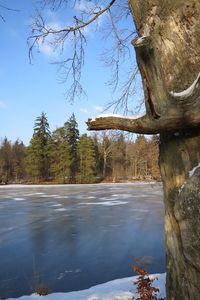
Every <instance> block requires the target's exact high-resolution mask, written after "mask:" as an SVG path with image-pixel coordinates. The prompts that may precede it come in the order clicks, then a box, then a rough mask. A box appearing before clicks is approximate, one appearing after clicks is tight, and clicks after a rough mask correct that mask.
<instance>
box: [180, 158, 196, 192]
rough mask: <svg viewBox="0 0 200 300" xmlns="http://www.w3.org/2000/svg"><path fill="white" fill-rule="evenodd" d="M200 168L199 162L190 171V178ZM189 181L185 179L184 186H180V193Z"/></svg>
mask: <svg viewBox="0 0 200 300" xmlns="http://www.w3.org/2000/svg"><path fill="white" fill-rule="evenodd" d="M198 168H200V163H198V165H196V166H195V167H194V168H193V169H192V170H190V171H189V178H191V177H192V176H193V175H194V172H195V171H196V170H197V169H198ZM186 183H187V181H184V183H183V184H182V186H181V187H180V189H179V190H178V193H179V194H180V193H181V192H182V190H183V188H184V186H185V185H186Z"/></svg>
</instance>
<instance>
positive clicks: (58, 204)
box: [52, 203, 62, 207]
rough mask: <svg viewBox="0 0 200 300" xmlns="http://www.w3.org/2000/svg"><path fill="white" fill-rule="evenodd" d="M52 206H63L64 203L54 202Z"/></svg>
mask: <svg viewBox="0 0 200 300" xmlns="http://www.w3.org/2000/svg"><path fill="white" fill-rule="evenodd" d="M52 206H53V207H58V206H62V204H60V203H57V204H53V205H52Z"/></svg>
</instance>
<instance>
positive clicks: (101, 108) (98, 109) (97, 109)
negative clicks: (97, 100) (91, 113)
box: [93, 105, 104, 112]
mask: <svg viewBox="0 0 200 300" xmlns="http://www.w3.org/2000/svg"><path fill="white" fill-rule="evenodd" d="M93 107H94V109H95V110H96V111H97V112H103V111H104V108H103V106H98V105H95V106H93Z"/></svg>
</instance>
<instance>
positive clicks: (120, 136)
mask: <svg viewBox="0 0 200 300" xmlns="http://www.w3.org/2000/svg"><path fill="white" fill-rule="evenodd" d="M158 143H159V140H158V137H157V136H153V137H151V138H149V137H148V138H146V137H145V136H144V135H141V134H140V135H137V136H136V137H135V136H134V137H133V136H131V135H130V134H129V135H127V134H125V133H123V132H122V131H111V132H106V131H104V132H98V133H94V134H92V135H91V136H88V135H87V134H83V135H80V134H79V129H78V123H77V121H76V118H75V115H74V114H72V116H71V117H70V118H69V120H67V121H66V122H65V123H64V125H63V126H62V127H59V128H56V129H55V130H54V131H52V132H50V129H49V123H48V119H47V116H46V114H45V113H42V114H41V115H40V116H38V117H37V118H36V120H35V123H34V128H33V135H32V138H31V141H30V143H29V145H28V147H26V146H25V145H24V143H23V142H22V141H20V140H17V141H15V142H14V143H12V142H11V141H9V139H8V138H7V137H5V138H4V139H2V140H1V145H0V183H2V184H7V183H34V184H35V183H61V184H64V183H96V182H132V181H135V180H145V181H150V180H159V179H160V172H159V167H158Z"/></svg>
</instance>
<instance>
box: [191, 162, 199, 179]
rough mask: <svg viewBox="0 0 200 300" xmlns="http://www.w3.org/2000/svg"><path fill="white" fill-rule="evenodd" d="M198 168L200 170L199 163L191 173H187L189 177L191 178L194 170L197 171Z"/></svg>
mask: <svg viewBox="0 0 200 300" xmlns="http://www.w3.org/2000/svg"><path fill="white" fill-rule="evenodd" d="M198 168H200V163H199V164H198V165H197V166H196V167H194V168H193V169H192V170H191V171H189V177H192V176H193V174H194V172H195V171H196V169H198Z"/></svg>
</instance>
